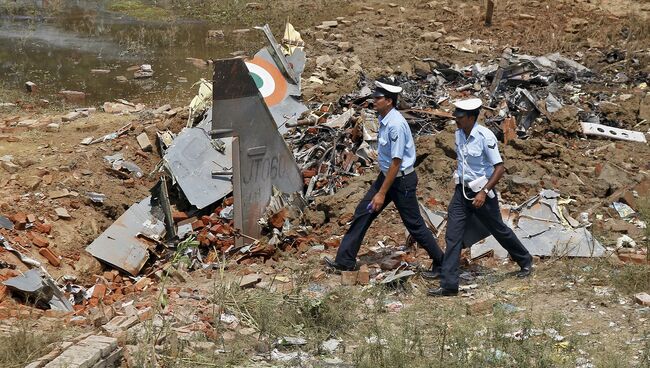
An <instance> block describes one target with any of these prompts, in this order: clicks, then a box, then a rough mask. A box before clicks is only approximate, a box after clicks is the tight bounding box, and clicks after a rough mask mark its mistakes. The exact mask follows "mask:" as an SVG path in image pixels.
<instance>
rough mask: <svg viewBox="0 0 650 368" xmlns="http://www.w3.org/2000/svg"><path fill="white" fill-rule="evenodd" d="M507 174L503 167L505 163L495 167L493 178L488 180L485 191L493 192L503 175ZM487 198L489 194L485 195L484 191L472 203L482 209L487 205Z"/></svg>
mask: <svg viewBox="0 0 650 368" xmlns="http://www.w3.org/2000/svg"><path fill="white" fill-rule="evenodd" d="M505 172H506V168H505V167H504V166H503V162H500V163H498V164H496V165H494V172H493V173H492V176H490V179H489V180H488V182H487V184H485V186H484V187H483V189H487V190H488V191H490V190H492V188H494V187H495V186H496V185H497V183H498V182H499V180H501V178H502V177H503V173H505ZM486 196H487V193H485V191H484V190H481V191H480V192H478V194H476V196H475V197H474V200H473V201H472V204H473V205H474V207H476V208H481V207H482V206H483V204H484V203H485V197H486Z"/></svg>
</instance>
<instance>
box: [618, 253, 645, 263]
mask: <svg viewBox="0 0 650 368" xmlns="http://www.w3.org/2000/svg"><path fill="white" fill-rule="evenodd" d="M618 258H619V259H620V260H621V261H623V262H625V263H636V264H650V261H649V260H648V256H647V255H645V254H636V253H620V254H619V255H618Z"/></svg>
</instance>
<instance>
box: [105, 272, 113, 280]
mask: <svg viewBox="0 0 650 368" xmlns="http://www.w3.org/2000/svg"><path fill="white" fill-rule="evenodd" d="M104 278H105V279H106V281H108V282H112V281H113V279H114V278H115V274H113V272H111V271H106V272H104Z"/></svg>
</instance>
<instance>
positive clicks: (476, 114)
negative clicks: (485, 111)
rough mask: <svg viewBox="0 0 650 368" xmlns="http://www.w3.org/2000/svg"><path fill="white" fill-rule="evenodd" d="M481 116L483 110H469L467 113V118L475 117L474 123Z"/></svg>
mask: <svg viewBox="0 0 650 368" xmlns="http://www.w3.org/2000/svg"><path fill="white" fill-rule="evenodd" d="M479 114H481V109H480V108H479V109H475V110H469V111H467V116H473V117H474V121H476V120H478V116H479Z"/></svg>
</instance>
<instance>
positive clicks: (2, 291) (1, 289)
mask: <svg viewBox="0 0 650 368" xmlns="http://www.w3.org/2000/svg"><path fill="white" fill-rule="evenodd" d="M7 293H8V291H7V287H6V286H4V285H0V302H1V301H3V300H4V298H5V297H6V296H7Z"/></svg>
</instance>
